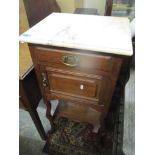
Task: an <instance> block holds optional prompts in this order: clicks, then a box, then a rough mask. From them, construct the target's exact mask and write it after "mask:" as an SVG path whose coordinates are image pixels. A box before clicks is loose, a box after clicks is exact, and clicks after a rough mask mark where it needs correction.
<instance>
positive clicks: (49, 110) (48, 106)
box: [44, 101, 55, 134]
mask: <svg viewBox="0 0 155 155" xmlns="http://www.w3.org/2000/svg"><path fill="white" fill-rule="evenodd" d="M44 102H45V104H46V107H47V111H46V117H47V118H48V120H49V122H50V125H51V130H50V131H49V132H48V133H49V134H50V133H52V132H53V131H54V127H55V125H54V121H53V117H52V116H51V103H50V102H49V101H44Z"/></svg>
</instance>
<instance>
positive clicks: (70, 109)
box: [55, 101, 101, 132]
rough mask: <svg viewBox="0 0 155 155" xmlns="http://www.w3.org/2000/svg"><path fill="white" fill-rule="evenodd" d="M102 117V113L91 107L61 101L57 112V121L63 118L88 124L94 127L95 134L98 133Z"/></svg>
mask: <svg viewBox="0 0 155 155" xmlns="http://www.w3.org/2000/svg"><path fill="white" fill-rule="evenodd" d="M100 115H101V112H98V111H96V110H95V109H93V108H91V107H88V106H84V105H81V104H79V103H72V102H64V101H59V105H58V108H57V110H56V112H55V120H58V118H60V117H61V116H63V117H67V118H70V119H72V120H75V121H79V122H88V123H91V124H92V125H93V126H94V129H93V132H98V129H99V127H100V123H99V119H100Z"/></svg>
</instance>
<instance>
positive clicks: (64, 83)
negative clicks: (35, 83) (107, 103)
mask: <svg viewBox="0 0 155 155" xmlns="http://www.w3.org/2000/svg"><path fill="white" fill-rule="evenodd" d="M48 81H49V87H50V90H51V91H60V92H66V93H70V94H75V95H81V96H86V97H96V95H97V89H98V83H97V81H96V80H94V79H86V78H81V77H76V76H71V75H65V74H59V73H52V72H48Z"/></svg>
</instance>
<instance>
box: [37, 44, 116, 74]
mask: <svg viewBox="0 0 155 155" xmlns="http://www.w3.org/2000/svg"><path fill="white" fill-rule="evenodd" d="M35 55H36V58H37V62H38V63H39V64H46V65H47V64H48V65H50V66H51V67H54V68H61V69H67V70H74V71H81V72H87V73H94V74H96V73H97V74H102V73H103V72H104V73H105V72H106V73H108V72H111V71H112V68H113V64H114V61H113V58H112V57H111V56H101V55H95V54H87V53H80V52H77V51H65V50H56V49H50V48H43V47H36V48H35Z"/></svg>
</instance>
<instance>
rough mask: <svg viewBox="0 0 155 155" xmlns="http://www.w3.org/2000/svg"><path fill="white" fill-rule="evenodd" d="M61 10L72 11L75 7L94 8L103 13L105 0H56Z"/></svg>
mask: <svg viewBox="0 0 155 155" xmlns="http://www.w3.org/2000/svg"><path fill="white" fill-rule="evenodd" d="M56 1H57V3H58V4H59V6H60V8H61V12H66V13H74V11H75V9H76V8H96V9H97V10H98V13H99V15H104V11H105V3H106V0H56Z"/></svg>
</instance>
